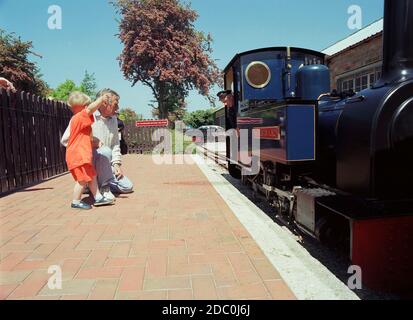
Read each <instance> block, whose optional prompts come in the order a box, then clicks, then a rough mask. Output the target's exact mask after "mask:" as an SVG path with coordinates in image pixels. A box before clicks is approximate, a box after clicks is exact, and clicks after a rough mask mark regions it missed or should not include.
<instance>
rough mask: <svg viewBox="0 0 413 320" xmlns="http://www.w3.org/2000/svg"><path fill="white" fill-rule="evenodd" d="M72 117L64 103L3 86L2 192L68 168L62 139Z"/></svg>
mask: <svg viewBox="0 0 413 320" xmlns="http://www.w3.org/2000/svg"><path fill="white" fill-rule="evenodd" d="M71 116H72V114H71V111H70V109H69V107H68V106H67V105H66V104H65V103H62V102H58V101H52V100H49V99H46V98H42V97H38V96H35V95H32V94H30V93H27V92H16V93H13V92H9V91H5V90H3V89H0V159H1V161H0V194H3V193H6V192H10V191H13V190H15V189H19V188H21V187H24V186H28V185H31V184H34V183H38V182H41V181H43V180H45V179H48V178H51V177H53V176H56V175H59V174H61V173H64V172H66V171H67V167H66V162H65V148H64V147H63V146H62V145H61V144H60V139H61V136H62V135H63V133H64V131H65V129H66V127H67V125H68V124H69V121H70V118H71Z"/></svg>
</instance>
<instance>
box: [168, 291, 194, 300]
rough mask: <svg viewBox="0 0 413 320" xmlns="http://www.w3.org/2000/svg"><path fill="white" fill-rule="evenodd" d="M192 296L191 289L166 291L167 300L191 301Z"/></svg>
mask: <svg viewBox="0 0 413 320" xmlns="http://www.w3.org/2000/svg"><path fill="white" fill-rule="evenodd" d="M192 299H193V294H192V290H191V289H182V290H168V300H192Z"/></svg>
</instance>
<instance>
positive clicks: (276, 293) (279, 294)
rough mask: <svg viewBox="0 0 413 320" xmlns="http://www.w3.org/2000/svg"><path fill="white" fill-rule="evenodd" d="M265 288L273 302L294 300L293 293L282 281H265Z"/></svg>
mask: <svg viewBox="0 0 413 320" xmlns="http://www.w3.org/2000/svg"><path fill="white" fill-rule="evenodd" d="M265 286H266V287H267V289H268V291H269V292H270V294H271V297H272V298H273V299H275V300H296V297H295V295H294V293H293V292H292V291H291V290H290V288H288V286H287V285H286V284H285V282H284V281H281V280H272V281H265Z"/></svg>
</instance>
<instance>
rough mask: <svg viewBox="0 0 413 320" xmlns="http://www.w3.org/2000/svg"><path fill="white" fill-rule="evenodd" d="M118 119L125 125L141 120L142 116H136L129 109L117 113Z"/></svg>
mask: <svg viewBox="0 0 413 320" xmlns="http://www.w3.org/2000/svg"><path fill="white" fill-rule="evenodd" d="M119 119H120V120H122V121H123V122H124V123H125V124H127V123H133V122H134V121H138V120H142V119H143V116H142V115H141V114H137V113H136V112H135V111H134V110H132V109H131V108H122V109H120V111H119Z"/></svg>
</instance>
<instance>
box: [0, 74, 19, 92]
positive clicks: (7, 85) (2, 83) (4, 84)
mask: <svg viewBox="0 0 413 320" xmlns="http://www.w3.org/2000/svg"><path fill="white" fill-rule="evenodd" d="M0 88H3V89H5V90H10V91H12V92H15V91H16V88H15V87H14V85H13V83H11V82H10V81H9V80H7V79H6V78H3V77H0Z"/></svg>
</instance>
